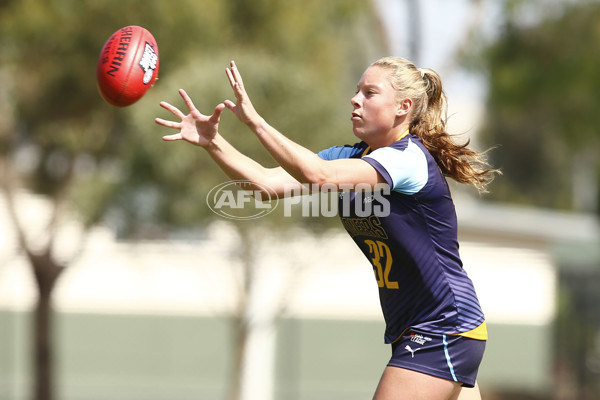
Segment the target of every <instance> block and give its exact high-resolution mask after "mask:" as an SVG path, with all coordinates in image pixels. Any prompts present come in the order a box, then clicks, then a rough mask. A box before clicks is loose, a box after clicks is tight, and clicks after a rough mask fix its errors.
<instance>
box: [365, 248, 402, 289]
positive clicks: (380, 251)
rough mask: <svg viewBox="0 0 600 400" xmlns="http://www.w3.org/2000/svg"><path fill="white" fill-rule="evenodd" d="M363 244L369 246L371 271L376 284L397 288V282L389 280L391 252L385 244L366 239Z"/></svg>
mask: <svg viewBox="0 0 600 400" xmlns="http://www.w3.org/2000/svg"><path fill="white" fill-rule="evenodd" d="M365 244H366V245H367V246H369V253H370V255H371V262H372V263H373V272H374V273H375V279H376V280H377V286H379V287H381V288H382V287H386V288H388V289H398V282H394V281H390V279H389V277H390V272H391V271H392V262H393V260H392V252H391V251H390V248H389V247H388V245H387V244H385V243H383V242H380V241H379V240H377V241H374V240H370V239H367V240H365Z"/></svg>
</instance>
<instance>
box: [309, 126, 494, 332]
mask: <svg viewBox="0 0 600 400" xmlns="http://www.w3.org/2000/svg"><path fill="white" fill-rule="evenodd" d="M369 150H370V149H369V147H368V146H367V144H366V143H364V142H360V143H357V144H355V145H353V146H349V145H346V146H336V147H332V148H329V149H326V150H323V151H321V152H320V153H319V154H318V155H319V157H320V158H322V159H324V160H333V159H340V158H362V160H364V161H365V162H368V163H369V164H371V165H372V166H373V168H375V169H376V170H377V171H378V172H379V173H380V174H381V175H382V176H383V177H384V179H385V181H386V182H387V184H388V185H389V187H390V191H389V192H387V194H384V195H373V193H370V194H368V193H354V192H348V191H346V192H341V193H340V208H339V210H338V211H339V213H340V217H341V220H342V224H343V225H344V228H345V229H346V230H347V231H348V233H349V234H350V236H351V237H352V239H353V240H354V241H355V242H356V244H357V245H358V247H359V248H360V250H361V251H362V252H363V254H364V255H365V256H366V257H367V258H368V259H369V261H370V262H371V264H372V266H373V271H374V273H375V279H376V282H377V285H378V287H379V298H380V302H381V307H382V311H383V316H384V319H385V323H386V329H385V342H386V343H392V342H394V341H395V340H396V339H398V338H400V336H401V335H402V333H403V332H404V331H405V330H406V329H408V328H410V327H413V328H418V329H423V330H425V331H430V332H432V333H439V334H457V335H463V336H467V337H472V338H475V339H480V340H486V339H487V330H486V329H485V318H484V315H483V312H482V310H481V307H480V305H479V301H478V299H477V295H476V293H475V288H474V286H473V283H472V281H471V280H470V279H469V277H468V276H467V274H466V272H465V270H464V269H463V266H462V262H461V259H460V256H459V251H458V247H459V246H458V239H457V219H456V212H455V208H454V203H453V201H452V197H451V194H450V189H449V187H448V183H447V182H446V178H445V177H444V176H443V174H442V173H441V171H440V169H439V167H438V166H437V164H436V162H435V160H434V158H433V157H432V156H431V154H430V153H429V152H428V151H427V149H426V148H425V146H424V145H423V143H422V142H421V140H420V139H419V138H418V137H417V136H416V135H412V134H408V132H406V133H405V134H404V135H403V136H402V137H401V138H400V139H398V140H397V141H396V142H394V143H393V144H392V145H390V146H388V147H384V148H380V149H377V150H374V151H373V152H369ZM357 201H361V202H363V203H364V204H366V203H370V204H369V205H370V206H371V209H372V210H375V209H378V210H382V209H385V210H386V212H385V213H383V214H382V213H380V215H375V214H374V213H372V214H371V215H365V214H364V213H363V212H360V213H357V211H356V210H364V207H363V208H361V207H362V205H364V204H362V205H361V204H358V205H357V204H356V202H357ZM386 202H387V204H385V203H386ZM348 204H350V206H348ZM357 206H358V207H357ZM377 207H379V208H377ZM386 207H387V208H386ZM342 210H343V212H342ZM357 214H360V215H357Z"/></svg>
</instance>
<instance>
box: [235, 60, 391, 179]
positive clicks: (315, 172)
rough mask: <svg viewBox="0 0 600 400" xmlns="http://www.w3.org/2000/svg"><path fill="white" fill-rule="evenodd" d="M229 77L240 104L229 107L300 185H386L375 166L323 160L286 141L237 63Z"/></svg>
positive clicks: (364, 163)
mask: <svg viewBox="0 0 600 400" xmlns="http://www.w3.org/2000/svg"><path fill="white" fill-rule="evenodd" d="M226 73H227V77H228V79H229V83H230V85H231V88H232V89H233V92H234V94H235V97H236V100H237V103H234V102H232V101H231V100H226V101H225V102H224V104H225V106H226V107H227V108H229V109H230V110H231V111H232V112H233V113H234V114H235V116H236V117H237V118H238V119H239V120H240V121H241V122H243V123H244V124H246V125H247V126H248V127H249V128H250V129H251V130H252V131H253V132H254V133H255V134H256V136H257V137H258V139H259V140H260V142H261V143H262V144H263V146H264V147H265V148H266V149H267V151H268V152H269V153H270V154H271V156H272V157H273V158H274V159H275V161H277V163H278V164H279V165H281V167H282V168H283V169H284V170H286V171H287V172H288V173H289V174H290V175H291V176H293V177H294V178H295V179H296V180H297V181H299V182H302V183H307V184H316V185H318V186H321V185H323V184H334V185H337V186H340V187H347V186H355V185H358V184H369V185H371V186H375V184H377V183H384V182H385V181H384V179H383V177H382V176H381V175H380V174H379V173H378V172H377V171H376V170H375V169H374V168H373V167H372V166H371V165H369V164H368V163H366V162H364V161H362V160H358V159H340V160H334V161H326V160H322V159H321V158H319V157H318V156H317V155H316V154H315V153H314V152H312V151H310V150H308V149H306V148H305V147H303V146H301V145H299V144H297V143H295V142H293V141H292V140H290V139H288V138H287V137H285V136H284V135H283V134H281V133H280V132H279V131H278V130H277V129H275V128H274V127H272V126H271V125H269V124H268V123H267V122H266V121H265V120H264V119H263V118H262V117H261V116H260V115H259V114H258V112H257V111H256V110H255V108H254V106H253V105H252V102H251V101H250V98H249V96H248V94H247V93H246V89H245V87H244V81H243V79H242V76H241V74H240V72H239V69H238V68H237V66H236V64H235V62H234V61H232V62H231V66H230V68H227V69H226Z"/></svg>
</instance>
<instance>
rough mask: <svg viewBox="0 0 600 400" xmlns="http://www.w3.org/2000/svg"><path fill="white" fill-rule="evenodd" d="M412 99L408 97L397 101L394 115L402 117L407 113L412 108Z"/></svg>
mask: <svg viewBox="0 0 600 400" xmlns="http://www.w3.org/2000/svg"><path fill="white" fill-rule="evenodd" d="M412 104H413V102H412V100H411V99H409V98H406V99H402V100H400V101H399V102H398V106H397V107H396V116H397V117H404V116H406V115H408V113H409V112H410V110H411V109H412Z"/></svg>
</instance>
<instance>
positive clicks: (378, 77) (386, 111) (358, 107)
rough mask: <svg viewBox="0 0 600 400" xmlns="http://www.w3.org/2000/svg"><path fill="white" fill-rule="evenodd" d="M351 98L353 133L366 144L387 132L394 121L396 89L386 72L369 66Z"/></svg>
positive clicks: (393, 124)
mask: <svg viewBox="0 0 600 400" xmlns="http://www.w3.org/2000/svg"><path fill="white" fill-rule="evenodd" d="M350 102H351V103H352V107H353V112H352V126H353V131H354V134H355V135H356V136H357V137H358V138H359V139H361V140H364V141H365V142H367V144H369V145H371V143H372V142H373V141H379V140H380V138H381V136H382V135H383V136H386V135H388V134H389V133H390V132H391V131H392V129H393V128H394V127H395V126H396V125H397V118H396V117H397V114H398V102H397V100H396V90H395V89H394V88H393V87H392V85H391V83H390V80H389V72H388V71H386V70H385V69H383V68H381V67H369V68H368V69H367V70H366V71H365V73H364V74H363V76H362V77H361V79H360V81H359V82H358V88H357V92H356V94H355V95H354V97H352V99H351V100H350ZM371 146H372V145H371Z"/></svg>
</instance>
